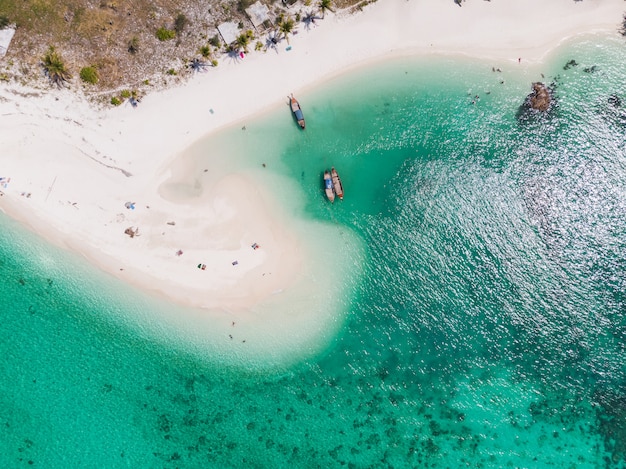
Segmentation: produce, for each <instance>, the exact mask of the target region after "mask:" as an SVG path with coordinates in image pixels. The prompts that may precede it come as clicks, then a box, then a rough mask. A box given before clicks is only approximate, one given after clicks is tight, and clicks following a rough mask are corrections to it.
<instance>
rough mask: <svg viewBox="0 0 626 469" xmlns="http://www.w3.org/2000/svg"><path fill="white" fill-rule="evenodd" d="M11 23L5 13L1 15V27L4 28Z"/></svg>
mask: <svg viewBox="0 0 626 469" xmlns="http://www.w3.org/2000/svg"><path fill="white" fill-rule="evenodd" d="M8 25H9V18H8V17H7V16H4V15H0V29H4V28H6V27H7V26H8Z"/></svg>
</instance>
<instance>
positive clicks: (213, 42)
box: [209, 34, 222, 49]
mask: <svg viewBox="0 0 626 469" xmlns="http://www.w3.org/2000/svg"><path fill="white" fill-rule="evenodd" d="M209 44H211V45H212V46H213V47H215V48H216V49H219V47H220V46H221V45H222V44H221V43H220V38H219V37H217V34H216V35H215V36H213V37H212V38H211V39H209Z"/></svg>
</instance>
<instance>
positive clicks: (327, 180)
mask: <svg viewBox="0 0 626 469" xmlns="http://www.w3.org/2000/svg"><path fill="white" fill-rule="evenodd" d="M324 190H325V191H326V197H328V200H330V201H331V202H334V201H335V191H334V190H333V181H332V179H331V177H330V172H328V170H327V171H324Z"/></svg>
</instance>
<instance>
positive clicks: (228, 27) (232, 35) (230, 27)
mask: <svg viewBox="0 0 626 469" xmlns="http://www.w3.org/2000/svg"><path fill="white" fill-rule="evenodd" d="M217 30H218V31H219V32H220V34H221V36H222V39H223V40H224V43H226V44H232V43H233V42H235V41H236V40H237V36H239V26H238V25H237V23H235V22H233V21H228V22H226V23H222V24H220V25H219V26H218V27H217Z"/></svg>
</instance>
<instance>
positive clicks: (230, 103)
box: [0, 0, 626, 327]
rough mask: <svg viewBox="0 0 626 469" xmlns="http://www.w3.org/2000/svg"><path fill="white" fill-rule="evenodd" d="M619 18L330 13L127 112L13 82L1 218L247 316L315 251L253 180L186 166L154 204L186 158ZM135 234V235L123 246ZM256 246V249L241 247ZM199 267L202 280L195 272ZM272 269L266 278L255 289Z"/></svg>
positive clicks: (552, 7) (431, 8)
mask: <svg viewBox="0 0 626 469" xmlns="http://www.w3.org/2000/svg"><path fill="white" fill-rule="evenodd" d="M625 9H626V7H624V6H621V5H617V4H616V3H615V2H609V1H606V0H605V1H602V0H596V1H594V2H573V1H571V0H556V1H554V2H551V3H550V4H549V5H544V3H543V2H541V0H530V1H528V2H524V5H523V6H521V5H520V4H504V3H497V2H486V1H477V0H473V1H467V2H464V3H463V6H462V7H459V6H457V5H456V4H454V2H452V1H450V2H441V1H437V0H419V1H412V2H406V1H400V0H379V2H377V3H374V4H370V5H368V6H367V7H366V8H365V9H364V10H363V11H362V12H357V13H353V14H350V15H347V16H342V15H333V14H331V13H327V15H326V19H324V20H319V21H318V22H317V23H316V26H315V27H313V28H311V29H310V30H306V29H304V28H303V26H300V31H299V32H298V34H296V35H293V36H291V37H290V44H289V45H290V46H291V49H290V50H289V51H287V50H286V47H287V43H286V42H285V41H282V42H280V43H279V44H278V50H277V52H274V51H268V52H267V53H261V52H251V53H250V54H249V55H248V56H246V58H245V59H243V60H236V59H232V60H231V59H228V58H227V59H223V60H222V61H221V63H220V65H219V66H218V67H217V68H215V69H210V70H208V71H207V72H205V73H202V74H199V75H197V76H196V77H194V78H193V79H192V80H191V81H189V82H187V83H185V84H183V85H180V86H176V87H174V88H169V89H165V90H162V91H158V92H155V93H152V94H149V95H148V96H146V97H145V98H144V99H143V100H142V102H141V104H140V105H139V106H138V107H137V108H132V107H131V106H128V105H125V106H123V107H120V108H113V109H105V110H96V109H94V108H93V106H92V105H91V104H89V103H88V102H87V101H86V100H85V99H84V98H80V99H77V97H78V96H79V93H77V92H74V91H69V90H50V91H48V92H46V93H44V94H43V95H42V96H39V97H21V96H19V95H18V94H15V92H25V93H26V92H28V91H29V90H28V89H27V88H23V87H20V86H16V85H15V84H13V83H12V84H9V85H8V86H6V87H4V88H3V89H1V90H0V103H2V110H1V111H0V141H2V142H4V147H5V151H3V157H0V165H1V166H0V168H2V169H1V170H2V174H0V177H10V178H11V182H10V183H9V184H8V187H7V188H5V189H0V190H2V192H4V196H2V197H1V198H0V210H2V211H4V212H5V213H7V214H8V215H9V216H10V217H11V218H14V219H17V220H19V221H20V222H21V223H22V224H24V225H26V226H28V227H29V228H30V229H32V230H34V231H35V232H36V233H37V234H39V235H41V236H42V237H43V238H44V239H47V240H49V241H52V242H53V243H54V244H57V245H61V246H64V247H65V248H67V249H70V250H71V251H75V252H78V253H80V255H82V256H83V257H85V258H87V259H88V260H89V261H90V262H92V263H94V264H96V265H97V266H98V267H99V268H100V269H102V270H104V271H105V272H108V273H109V274H112V275H114V276H116V277H118V278H120V279H121V280H122V281H124V282H126V283H130V284H132V285H134V286H136V287H138V288H140V289H142V290H144V291H152V292H154V291H156V292H158V293H157V294H158V295H159V296H164V297H167V298H170V299H172V300H173V301H175V302H177V303H180V304H183V305H186V306H193V307H199V308H204V309H207V310H211V309H216V310H221V311H224V310H226V311H233V312H238V313H239V312H243V311H246V310H249V309H250V308H253V307H254V306H256V305H258V304H259V303H262V302H264V301H273V293H274V292H276V291H284V290H288V289H290V288H292V287H293V286H294V284H295V283H297V282H298V281H301V280H302V279H303V278H304V277H303V276H302V274H301V273H300V271H301V270H302V268H303V266H305V265H307V264H308V263H309V262H310V259H311V256H313V255H314V253H310V252H307V251H306V250H304V249H303V246H302V243H301V242H299V238H298V235H297V233H298V230H296V229H295V228H294V226H293V223H292V222H291V221H290V220H289V217H288V215H287V214H286V213H284V212H283V211H281V210H278V212H279V213H276V207H280V205H279V203H278V202H279V201H278V200H276V199H275V197H274V196H273V195H272V194H270V193H269V192H268V191H267V190H265V189H264V188H263V187H262V186H261V185H259V181H254V180H251V179H249V178H246V177H244V176H242V175H230V174H229V175H225V177H224V178H218V179H217V180H214V181H212V182H210V183H208V184H204V183H203V182H202V175H201V174H198V171H199V168H186V169H185V168H183V169H179V170H180V171H181V173H182V174H186V178H187V179H188V181H187V182H186V184H187V185H188V186H193V184H194V181H200V182H199V187H200V188H199V189H198V193H197V194H190V193H189V194H186V195H184V196H182V197H181V198H176V197H173V196H172V194H169V195H166V196H164V194H163V187H164V186H166V185H167V184H168V183H170V184H172V183H173V182H175V181H172V180H171V178H172V174H173V172H174V169H175V167H176V165H177V163H178V162H179V161H180V159H181V156H182V155H184V153H185V151H186V149H188V148H189V147H190V146H191V145H193V144H194V143H195V142H197V141H198V140H200V139H203V138H206V137H207V135H209V134H212V133H215V132H218V131H219V130H222V129H225V128H228V127H230V126H233V125H235V124H236V123H242V122H244V121H245V120H246V119H255V118H259V116H261V115H263V113H267V112H269V110H272V109H276V108H277V107H278V106H280V105H281V103H282V102H283V101H286V96H287V95H288V94H290V93H292V92H293V93H295V95H296V97H297V96H298V95H299V94H302V93H303V92H306V90H307V89H312V88H314V87H315V86H318V85H319V84H320V83H323V82H326V81H328V80H330V79H332V78H333V77H336V76H339V75H342V74H344V73H347V72H349V71H351V70H354V69H355V68H358V67H365V66H368V65H370V66H371V65H374V64H376V63H381V64H383V63H384V61H385V60H388V59H390V58H395V57H402V56H416V55H446V54H455V55H463V56H466V57H472V58H481V59H485V58H489V59H492V60H494V63H497V64H502V63H507V64H510V65H511V66H513V65H514V66H519V67H522V68H523V69H526V68H527V67H530V66H534V65H536V64H538V63H540V62H541V61H542V60H543V59H544V58H545V57H546V55H547V54H549V53H550V52H551V51H553V50H554V49H555V48H557V47H558V46H559V45H560V44H562V43H563V42H564V41H566V40H570V39H572V38H573V37H574V36H579V35H581V34H589V33H594V32H607V31H611V30H613V29H614V30H615V31H617V28H618V26H619V21H620V19H621V18H622V16H621V15H622V13H623V11H624V10H625ZM537 13H541V14H543V15H545V18H544V17H542V18H539V19H538V18H537V16H536V15H537ZM494 44H497V47H493V45H494ZM520 58H521V62H520V63H518V59H520ZM303 106H304V112H305V115H306V104H303ZM285 118H286V119H288V118H289V116H288V111H287V108H286V110H285ZM295 131H297V129H295V127H294V132H295ZM128 174H131V176H128ZM192 192H193V191H192ZM22 194H24V195H22ZM29 194H30V195H29ZM174 199H176V200H174ZM127 202H135V203H136V209H135V210H130V209H127V208H126V207H125V204H126V203H127ZM147 207H150V208H147ZM207 212H208V213H207ZM242 220H245V222H243V221H242ZM170 222H175V225H170V224H168V223H170ZM131 226H132V227H135V226H137V227H139V230H140V231H139V233H140V236H138V237H135V238H133V239H130V237H129V236H127V235H125V234H124V230H125V229H126V228H127V227H131ZM163 233H165V234H163ZM198 233H202V234H203V237H202V239H203V240H204V242H203V243H199V242H198ZM257 242H258V243H259V244H260V245H261V249H259V250H255V249H252V248H251V246H252V244H253V243H257ZM178 250H182V251H183V254H182V255H180V256H177V255H176V253H177V252H178ZM190 258H192V259H193V260H192V261H189V259H190ZM234 261H239V262H238V264H237V265H233V264H232V262H234ZM188 262H190V263H188ZM198 262H199V263H200V264H199V265H201V264H207V265H210V266H211V269H210V270H209V269H207V271H202V270H201V269H197V268H196V264H198ZM120 269H123V270H120ZM269 271H271V272H273V275H274V276H273V277H272V280H271V281H269V282H265V283H264V284H263V285H262V286H259V284H258V279H259V278H260V276H261V274H262V273H266V272H269ZM202 274H207V275H204V276H203V277H201V276H200V275H202ZM257 320H259V321H263V318H257ZM278 320H279V319H278ZM294 327H295V326H294Z"/></svg>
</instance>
